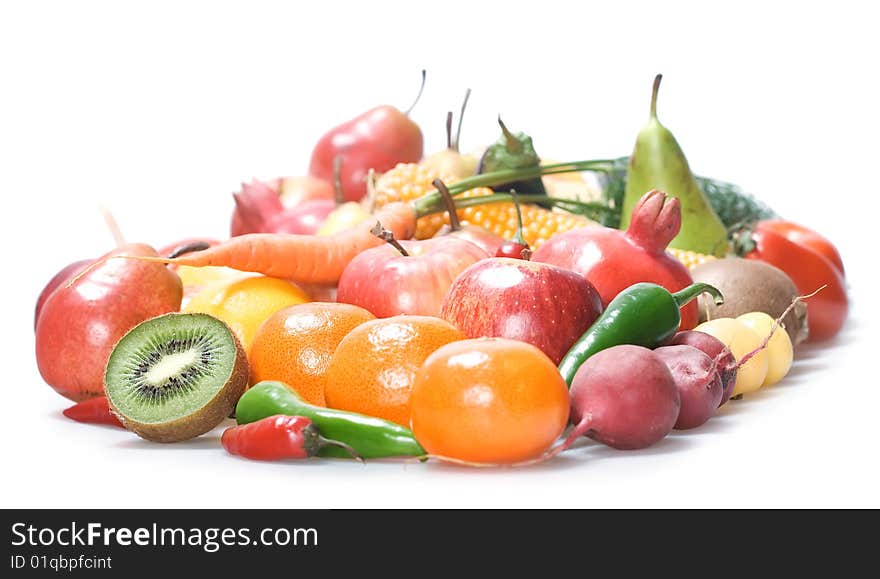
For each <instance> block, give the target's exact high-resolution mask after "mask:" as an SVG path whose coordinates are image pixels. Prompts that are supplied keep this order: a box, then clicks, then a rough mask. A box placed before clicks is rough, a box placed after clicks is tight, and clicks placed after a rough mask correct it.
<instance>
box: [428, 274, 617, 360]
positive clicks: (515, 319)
mask: <svg viewBox="0 0 880 579" xmlns="http://www.w3.org/2000/svg"><path fill="white" fill-rule="evenodd" d="M601 312H602V301H601V299H600V298H599V293H598V292H597V291H596V288H594V287H593V284H591V283H590V282H588V281H587V280H586V279H584V277H583V276H581V275H578V274H576V273H574V272H573V271H570V270H567V269H563V268H561V267H556V266H554V265H549V264H546V263H537V262H531V261H525V260H522V259H512V258H507V257H494V258H491V259H484V260H483V261H481V262H479V263H476V264H474V265H472V266H471V267H469V268H467V269H466V270H465V271H463V272H462V273H461V275H460V276H458V279H456V280H455V283H453V284H452V287H451V288H450V289H449V293H447V294H446V299H445V300H444V302H443V306H442V308H441V311H440V317H442V318H443V319H445V320H446V321H448V322H450V323H451V324H452V325H454V326H455V327H457V328H458V329H459V330H461V331H462V332H464V334H465V335H466V336H467V337H468V338H479V337H483V336H488V337H502V338H510V339H514V340H520V341H522V342H528V343H529V344H532V345H534V346H536V347H538V348H539V349H540V350H541V351H542V352H544V353H545V354H547V356H549V357H550V359H551V360H553V363H554V364H559V362H560V361H561V360H562V358H563V356H565V354H566V352H568V350H569V349H570V348H571V346H572V345H573V344H574V343H575V341H576V340H577V339H578V338H580V337H581V335H583V333H584V332H585V331H586V330H587V328H589V327H590V326H591V325H592V324H593V322H594V321H595V320H596V318H598V317H599V314H600V313H601Z"/></svg>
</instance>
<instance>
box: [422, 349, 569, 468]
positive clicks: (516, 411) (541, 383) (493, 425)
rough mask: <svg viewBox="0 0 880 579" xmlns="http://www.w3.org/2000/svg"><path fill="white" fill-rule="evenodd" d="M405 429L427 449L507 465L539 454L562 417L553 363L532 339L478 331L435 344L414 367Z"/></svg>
mask: <svg viewBox="0 0 880 579" xmlns="http://www.w3.org/2000/svg"><path fill="white" fill-rule="evenodd" d="M410 412H411V418H412V430H413V434H415V436H416V439H417V440H418V441H419V443H420V444H421V445H422V446H423V447H424V448H425V450H427V451H428V452H429V453H430V454H434V455H439V456H444V457H449V458H454V459H458V460H464V461H471V462H480V463H493V464H511V463H516V462H520V461H526V460H531V459H536V458H539V457H540V456H541V455H542V454H543V453H544V452H546V451H547V450H549V449H550V447H551V446H552V444H553V442H554V441H555V440H556V439H557V438H558V437H559V435H560V434H562V431H563V430H564V429H565V426H566V424H567V423H568V414H569V396H568V388H567V387H566V385H565V380H563V379H562V376H561V375H560V373H559V370H557V368H556V365H555V364H553V362H552V361H551V360H550V358H548V357H547V355H546V354H544V353H543V352H541V350H539V349H538V348H536V347H535V346H532V345H531V344H527V343H525V342H519V341H516V340H510V339H506V338H477V339H471V340H462V341H459V342H454V343H452V344H448V345H445V346H442V347H441V348H439V349H437V350H436V351H435V352H434V353H433V354H431V355H430V356H428V358H427V359H426V360H425V363H424V364H423V365H422V367H421V368H420V369H419V371H418V373H417V374H416V378H415V384H414V385H413V389H412V395H411V396H410Z"/></svg>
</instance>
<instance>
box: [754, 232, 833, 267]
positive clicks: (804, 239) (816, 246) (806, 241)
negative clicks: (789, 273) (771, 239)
mask: <svg viewBox="0 0 880 579" xmlns="http://www.w3.org/2000/svg"><path fill="white" fill-rule="evenodd" d="M757 227H758V229H762V230H770V231H775V232H776V233H779V234H781V235H784V236H785V237H786V238H787V239H788V240H789V241H793V242H795V243H797V244H798V245H803V246H804V247H808V248H810V249H812V250H813V251H816V252H818V253H821V254H822V255H824V256H825V257H827V258H828V260H829V261H831V263H833V264H834V266H835V267H836V268H837V269H838V271H840V273H842V274H843V273H845V272H844V270H843V260H842V259H841V258H840V253H839V252H838V251H837V248H836V247H834V244H833V243H831V242H830V241H828V239H827V238H826V237H824V236H822V235H819V234H818V233H816V232H815V231H813V230H812V229H809V228H808V227H804V226H803V225H798V224H797V223H792V222H791V221H785V220H783V219H768V220H765V221H761V222H759V223H758V225H757Z"/></svg>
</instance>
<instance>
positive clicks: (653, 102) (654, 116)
mask: <svg viewBox="0 0 880 579" xmlns="http://www.w3.org/2000/svg"><path fill="white" fill-rule="evenodd" d="M662 79H663V75H662V74H658V75H657V76H655V77H654V89H653V91H652V93H651V118H652V119H655V120H656V119H657V93H658V92H660V81H661V80H662Z"/></svg>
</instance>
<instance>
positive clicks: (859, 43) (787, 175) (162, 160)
mask: <svg viewBox="0 0 880 579" xmlns="http://www.w3.org/2000/svg"><path fill="white" fill-rule="evenodd" d="M611 4H613V5H614V7H613V8H612V7H610V5H611ZM862 4H863V3H860V2H842V1H838V2H835V3H833V5H828V4H825V6H827V8H821V7H818V4H814V3H792V4H791V5H790V6H789V5H788V4H783V3H778V4H772V5H771V4H770V3H767V2H760V3H750V2H737V3H734V4H732V5H731V6H730V8H728V9H724V10H722V9H718V8H708V3H696V2H695V3H681V2H653V3H648V2H639V3H632V2H630V3H628V2H615V3H610V2H607V3H601V4H598V3H597V4H596V5H588V3H580V2H553V1H546V0H545V1H543V2H499V3H485V2H479V3H477V2H449V1H447V2H442V3H440V2H437V3H432V4H427V3H424V4H423V3H414V2H399V3H387V2H386V3H383V2H377V1H373V2H363V3H351V5H348V4H346V3H341V2H308V3H266V2H240V3H227V2H204V3H201V2H149V3H146V2H144V3H140V5H138V4H136V3H124V4H123V3H116V2H103V3H99V2H76V3H72V2H53V3H50V2H27V3H24V2H21V3H4V4H3V8H2V9H0V55H2V56H0V75H2V84H0V189H2V194H3V205H2V207H3V209H2V215H3V219H2V227H0V235H2V246H3V248H4V250H5V255H4V266H5V267H4V273H3V283H2V284H0V292H2V301H0V304H2V307H3V326H2V327H3V329H4V334H3V335H4V340H3V344H4V348H3V357H2V363H3V370H4V372H3V380H2V385H0V387H2V390H3V392H4V393H5V397H4V399H3V404H2V408H3V412H2V420H0V428H2V436H0V441H2V442H0V444H2V448H3V458H2V460H3V467H2V470H3V476H2V477H0V485H2V487H0V488H2V492H0V506H3V507H16V506H19V507H108V508H109V507H128V506H132V507H162V506H170V507H189V506H194V507H223V506H232V507H274V506H278V507H416V506H418V507H455V506H457V507H500V506H504V507H522V506H526V507H532V506H534V507H606V506H607V507H719V506H720V507H740V506H743V507H791V506H800V507H826V506H827V507H878V506H880V498H878V496H880V477H878V464H877V463H878V459H877V457H878V452H877V446H878V442H880V439H878V435H877V421H876V415H877V408H878V402H880V389H878V380H877V372H876V369H875V368H874V367H873V364H872V362H873V361H875V360H876V354H875V353H874V352H873V347H874V344H875V343H876V341H875V340H872V339H871V336H874V337H876V335H877V326H876V320H877V316H876V313H875V312H876V309H877V306H876V305H875V304H874V303H873V300H875V299H876V295H877V288H876V286H873V284H876V282H877V281H878V279H877V278H878V276H877V275H876V269H875V268H876V266H877V254H876V251H877V246H878V244H877V241H876V238H875V236H876V235H877V231H878V229H877V227H876V225H875V223H876V219H875V214H874V213H873V212H874V211H875V210H876V208H877V203H876V198H877V195H878V194H880V190H878V189H880V188H878V181H877V175H878V169H877V159H878V154H880V150H878V146H877V138H878V137H877V136H878V134H880V132H878V131H880V123H878V112H877V111H878V102H880V94H878V86H880V85H878V77H877V75H878V73H877V61H876V56H877V54H880V46H878V41H877V40H876V30H875V26H874V24H875V21H874V20H873V18H871V17H870V15H869V13H867V12H865V11H863V9H862V8H860V6H861V5H862ZM422 68H426V69H427V70H428V84H427V87H426V90H425V94H424V96H423V98H422V100H421V102H420V103H419V105H418V107H417V108H416V109H415V110H414V111H413V114H412V116H413V118H414V119H415V120H416V121H417V122H418V123H420V124H421V126H422V127H423V129H424V131H425V135H426V149H427V150H428V151H433V150H436V149H439V148H441V147H442V146H443V144H444V135H443V126H444V116H445V111H446V110H448V109H455V110H457V107H458V105H459V102H460V99H461V96H462V95H463V93H464V91H465V89H466V88H468V87H470V88H471V89H473V95H472V98H471V103H470V108H469V110H468V113H467V115H466V120H465V128H464V134H463V137H462V144H463V148H464V149H471V148H476V147H478V146H481V145H483V144H485V143H486V142H488V141H490V140H494V138H495V136H496V133H497V127H496V125H495V118H496V116H497V115H498V114H499V113H500V114H502V115H503V117H504V118H505V120H506V121H507V124H508V125H509V126H510V127H512V128H514V129H522V130H526V131H527V132H529V133H531V134H532V135H533V137H534V138H535V143H536V146H537V147H538V150H539V152H540V153H541V154H542V155H544V156H547V157H554V158H557V159H563V160H574V159H586V158H597V157H607V156H618V155H621V154H627V153H628V152H629V151H630V149H631V147H632V144H633V142H634V139H635V135H636V133H637V132H638V130H639V128H640V127H641V125H642V124H643V123H644V121H645V120H646V118H647V114H648V101H649V96H650V85H651V81H652V79H653V76H654V74H655V73H657V72H662V73H664V82H663V87H662V89H661V95H660V103H659V109H660V117H661V120H663V121H664V123H665V124H666V125H667V126H668V127H670V128H671V129H672V130H673V131H674V133H675V134H676V136H677V137H678V139H679V141H680V143H681V144H682V146H683V148H684V150H685V152H686V153H687V154H688V157H689V159H690V162H691V165H692V167H693V168H694V169H695V170H696V171H697V172H698V173H701V174H704V175H709V176H713V177H717V178H722V179H729V180H733V181H735V182H737V183H739V184H741V185H742V186H744V187H745V188H746V189H747V190H749V191H752V192H755V193H757V194H758V195H759V196H760V197H761V198H763V199H764V200H765V201H767V202H768V203H769V204H770V205H772V206H773V207H774V208H776V209H777V210H778V211H779V212H780V213H782V214H783V215H785V216H787V217H789V218H790V219H792V220H795V221H799V222H802V223H804V224H807V225H810V226H812V227H814V228H816V229H818V230H819V231H821V232H823V233H825V234H826V235H827V236H828V237H830V238H831V239H832V240H834V241H835V242H836V243H837V245H838V246H839V248H840V250H841V253H842V254H843V256H844V260H845V262H846V267H847V268H848V269H847V271H848V274H849V277H848V279H849V283H850V285H851V296H852V302H853V306H852V311H851V318H850V320H849V323H848V325H847V326H846V328H845V330H844V331H843V333H842V334H841V335H840V336H839V338H838V339H836V340H835V341H833V342H832V343H830V344H826V345H824V346H823V347H822V348H812V349H805V350H802V351H801V352H800V354H799V356H798V360H797V362H796V366H795V367H794V369H793V371H792V373H791V375H790V376H789V377H788V378H786V379H785V381H784V382H783V383H781V384H780V385H778V386H777V387H774V388H772V389H770V390H768V391H766V392H761V393H759V394H757V395H754V396H751V397H750V398H749V399H747V400H745V401H742V402H739V403H734V404H730V405H728V406H727V407H725V409H724V411H723V412H722V413H721V414H720V415H719V416H718V417H716V418H714V419H713V420H712V421H711V422H710V423H709V424H707V425H706V426H704V427H703V428H701V429H699V430H697V431H692V432H689V433H683V434H674V435H673V436H671V437H669V438H668V439H666V440H664V441H663V442H662V443H660V444H658V445H656V446H655V447H653V448H651V449H648V450H645V451H641V452H629V453H624V452H619V451H612V450H610V449H605V448H602V447H600V446H599V445H598V444H594V443H589V442H588V443H587V444H585V445H584V446H582V447H581V448H579V449H578V450H576V451H572V452H569V453H566V454H565V455H564V456H563V457H562V458H560V459H558V460H555V461H553V462H552V463H549V464H545V465H543V466H539V467H536V468H529V469H522V470H516V471H512V470H509V469H498V470H492V471H486V470H466V469H462V468H454V467H449V466H442V465H432V464H426V465H423V464H400V463H382V462H376V463H371V464H368V465H366V466H361V465H358V464H354V463H348V462H344V461H335V462H334V461H309V462H307V463H302V464H300V463H296V464H261V463H251V462H246V461H242V460H237V459H233V458H231V457H229V456H227V455H225V453H224V451H223V450H222V448H220V446H219V443H218V440H217V436H218V432H219V430H218V431H217V432H215V433H213V434H212V435H208V436H204V437H201V438H199V439H197V440H194V441H191V442H187V443H181V444H177V445H172V446H162V445H155V444H150V443H146V442H143V441H141V440H140V439H138V438H136V437H134V436H132V435H129V434H128V433H125V432H121V431H117V430H113V429H111V428H103V427H94V426H84V425H79V424H76V423H74V422H71V421H68V420H67V419H64V418H63V417H62V416H61V415H60V411H61V410H62V409H63V408H64V407H66V406H67V405H68V402H67V401H66V400H65V399H63V398H61V397H60V396H58V395H57V394H55V393H54V391H52V390H51V389H50V388H49V387H48V386H46V385H45V384H44V383H43V382H42V380H41V378H40V376H39V374H38V372H37V369H36V364H35V361H34V355H33V338H32V336H33V328H32V321H33V320H32V315H33V304H34V302H35V299H36V296H37V294H38V293H39V291H40V289H41V288H42V286H43V284H44V283H45V282H46V281H47V280H48V278H49V277H51V275H52V274H54V272H55V271H57V270H58V269H59V268H60V267H62V266H63V265H65V264H67V263H68V262H70V261H73V260H75V259H80V258H83V257H88V256H95V255H98V254H100V253H103V252H105V251H107V250H108V249H110V247H111V246H112V240H111V238H110V237H109V235H108V233H107V231H106V229H105V228H104V225H103V222H102V218H101V215H100V213H99V211H98V207H99V204H101V203H103V204H106V205H107V206H108V207H110V208H111V209H112V210H113V212H114V213H115V215H116V217H117V219H118V221H119V223H120V225H121V227H122V228H123V230H124V233H125V235H126V236H127V237H128V239H129V240H137V241H145V242H149V243H152V244H154V245H162V244H165V243H167V242H170V241H173V240H176V239H178V238H181V237H187V236H194V235H210V236H223V235H224V234H226V232H227V226H228V220H229V215H230V211H231V207H232V202H231V196H230V192H231V191H233V190H235V189H236V188H237V186H238V184H239V183H240V182H241V181H242V180H246V179H249V178H251V177H253V176H258V177H269V176H275V175H297V174H302V173H304V172H305V170H306V168H307V164H308V157H309V153H310V151H311V147H312V146H313V144H314V142H315V141H316V140H317V139H318V137H319V136H320V135H321V134H322V133H323V132H324V131H325V130H327V129H328V128H330V127H331V126H333V125H336V124H338V123H340V122H342V121H345V120H347V119H349V118H350V117H352V116H354V115H356V114H358V113H360V112H362V111H364V110H366V109H368V108H370V107H372V106H375V105H377V104H382V103H389V104H394V105H396V106H398V107H400V108H404V107H406V106H408V104H409V103H410V101H411V99H412V97H413V95H414V93H415V90H416V88H417V84H418V81H419V71H420V70H421V69H422ZM872 286H873V287H872ZM872 342H873V343H872Z"/></svg>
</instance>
